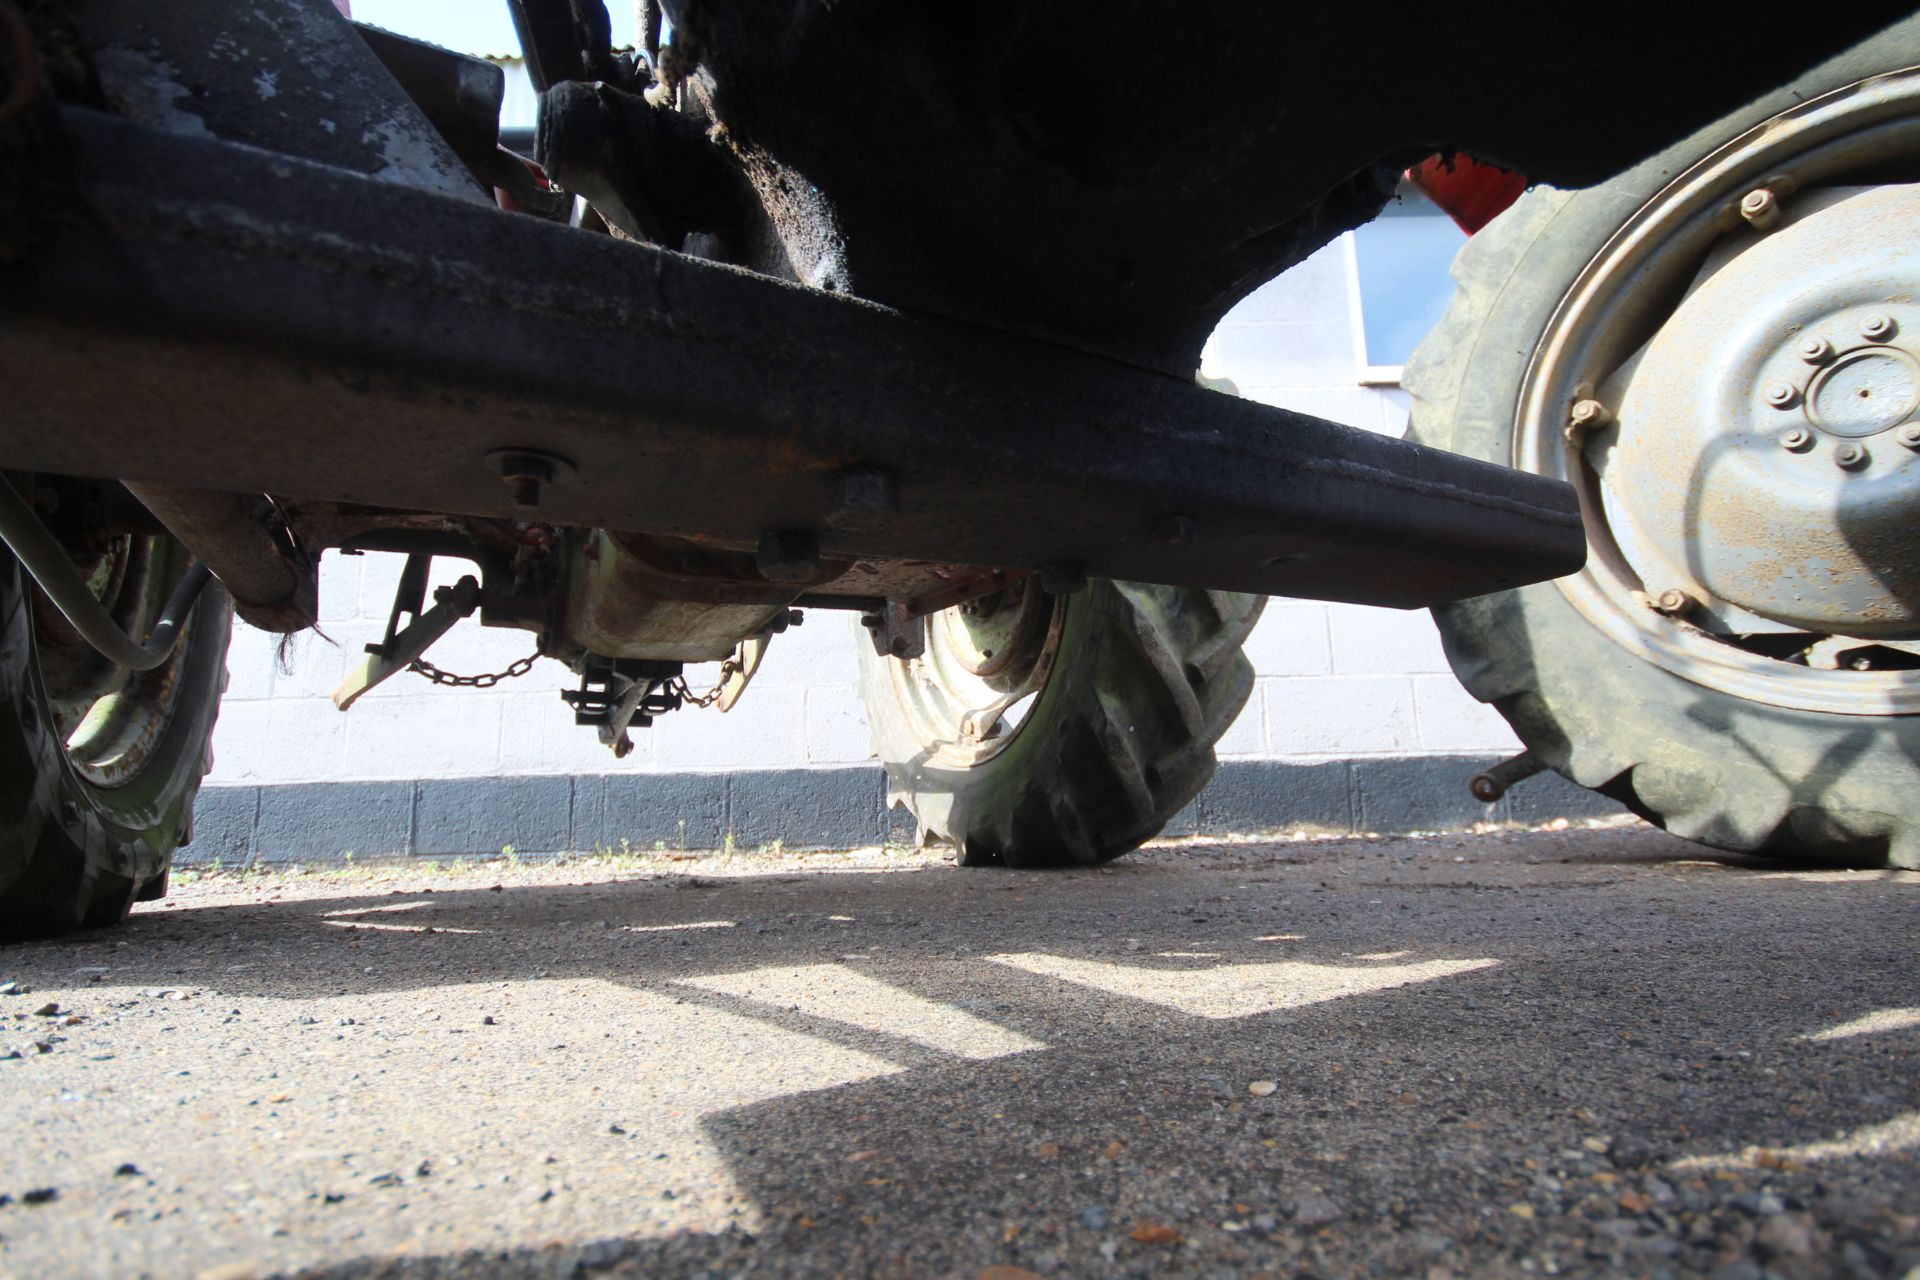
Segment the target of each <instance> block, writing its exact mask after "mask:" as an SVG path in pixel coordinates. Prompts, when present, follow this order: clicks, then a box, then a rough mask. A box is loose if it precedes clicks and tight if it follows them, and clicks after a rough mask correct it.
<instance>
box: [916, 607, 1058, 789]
mask: <svg viewBox="0 0 1920 1280" xmlns="http://www.w3.org/2000/svg"><path fill="white" fill-rule="evenodd" d="M1065 619H1066V602H1065V599H1064V598H1063V597H1059V596H1053V595H1049V594H1047V593H1046V592H1045V591H1042V590H1041V589H1040V588H1039V587H1038V586H1036V585H1034V584H1033V582H1032V580H1031V579H1024V580H1022V581H1020V582H1018V583H1015V584H1014V585H1012V586H1010V587H1005V588H1003V589H1001V590H999V591H996V592H994V593H993V594H992V595H989V596H983V597H981V598H980V599H978V600H972V601H969V602H967V603H966V604H963V605H958V606H956V607H954V608H952V609H942V610H941V611H940V612H938V613H935V614H932V615H930V616H929V617H928V618H927V623H926V626H927V645H926V652H925V653H923V654H922V655H921V656H920V657H918V658H912V659H904V660H903V659H888V660H887V666H888V673H889V675H890V677H891V679H892V682H893V692H894V697H895V698H896V699H898V701H899V703H900V706H901V707H902V708H903V709H904V710H905V712H906V715H907V719H908V721H909V723H910V724H911V725H912V726H913V730H914V733H915V735H916V737H917V738H918V740H919V741H920V742H922V743H924V744H925V746H926V751H927V756H928V760H929V762H930V763H933V764H938V765H945V766H949V767H956V768H971V767H974V766H978V765H980V764H984V763H985V762H986V761H988V760H991V759H992V758H993V757H994V756H997V755H999V754H1000V753H1001V752H1003V751H1005V750H1006V749H1007V748H1008V747H1009V746H1011V745H1012V744H1013V742H1014V740H1015V739H1016V738H1017V737H1019V735H1020V731H1021V730H1022V729H1023V728H1024V727H1025V725H1026V723H1027V713H1028V712H1029V711H1030V710H1031V705H1032V703H1033V702H1034V701H1035V700H1037V699H1038V697H1039V696H1040V693H1041V691H1042V690H1043V689H1044V688H1045V687H1046V683H1047V680H1048V678H1049V677H1050V676H1051V675H1052V674H1053V667H1054V661H1055V658H1056V657H1057V656H1058V654H1059V650H1060V635H1061V630H1062V626H1063V623H1064V621H1065Z"/></svg>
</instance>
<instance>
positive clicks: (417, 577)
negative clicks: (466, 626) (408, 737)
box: [333, 555, 480, 711]
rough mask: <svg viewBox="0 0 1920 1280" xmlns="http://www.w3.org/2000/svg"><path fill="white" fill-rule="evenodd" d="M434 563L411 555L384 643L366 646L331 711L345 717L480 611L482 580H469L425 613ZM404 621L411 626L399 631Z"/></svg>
mask: <svg viewBox="0 0 1920 1280" xmlns="http://www.w3.org/2000/svg"><path fill="white" fill-rule="evenodd" d="M432 568H433V557H432V556H428V555H411V556H408V557H407V564H406V568H404V569H402V570H401V572H400V587H399V589H398V590H397V591H396V592H395V593H394V601H393V612H392V613H391V614H390V615H388V619H387V638H386V639H385V640H382V641H381V642H380V643H378V644H370V645H368V646H367V656H366V658H365V659H363V660H362V661H361V663H360V665H359V666H358V667H356V668H355V669H354V671H353V673H352V674H351V675H349V676H348V677H347V678H346V679H345V680H342V681H341V682H340V687H339V688H338V689H335V690H334V691H333V705H334V706H336V707H338V708H339V709H340V710H342V711H345V710H346V709H347V708H348V707H351V706H352V705H353V704H354V703H355V702H358V701H359V700H360V699H361V697H363V696H364V695H365V694H366V693H367V692H368V691H369V690H371V689H373V688H375V687H376V686H378V685H380V684H383V683H385V682H386V681H387V680H389V679H391V678H392V677H394V676H396V675H398V674H400V673H401V672H402V671H405V670H406V669H407V668H408V667H409V666H411V665H412V664H413V662H414V660H415V659H417V658H418V657H419V656H420V655H421V654H423V653H425V652H426V651H427V649H428V647H429V646H431V645H432V644H433V642H434V641H436V640H438V639H439V638H440V637H441V636H444V635H445V634H447V632H449V631H451V630H453V628H454V624H455V623H457V622H459V621H460V620H461V619H462V618H466V617H469V616H471V615H472V613H473V611H474V610H476V609H478V608H479V607H480V580H479V579H478V578H475V577H473V576H472V575H468V576H467V577H464V578H462V579H460V581H459V582H457V583H455V584H454V585H453V586H451V587H441V588H440V589H439V590H438V591H436V592H435V593H434V605H433V607H432V608H431V609H426V608H424V606H425V604H426V594H427V575H428V573H429V572H430V571H431V570H432ZM402 617H411V618H412V619H413V621H412V622H410V623H408V624H407V625H406V626H405V627H402V626H401V625H400V619H401V618H402Z"/></svg>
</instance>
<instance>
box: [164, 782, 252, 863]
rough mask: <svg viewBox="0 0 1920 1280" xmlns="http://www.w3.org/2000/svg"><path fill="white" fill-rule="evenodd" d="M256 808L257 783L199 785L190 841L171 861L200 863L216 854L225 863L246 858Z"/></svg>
mask: <svg viewBox="0 0 1920 1280" xmlns="http://www.w3.org/2000/svg"><path fill="white" fill-rule="evenodd" d="M259 809H260V788H258V787H202V788H201V789H200V794H199V796H198V797H196V798H195V799H194V802H193V842H192V843H191V844H185V845H181V846H180V848H179V850H178V851H176V852H175V853H174V855H173V861H174V865H175V866H181V867H192V866H201V865H204V864H207V863H211V862H212V861H213V860H214V859H216V858H218V859H219V860H220V861H221V862H223V863H225V864H227V865H228V866H232V865H234V864H235V863H243V862H245V861H247V859H248V858H250V857H251V856H252V855H253V820H254V818H255V816H256V815H257V814H258V812H259Z"/></svg>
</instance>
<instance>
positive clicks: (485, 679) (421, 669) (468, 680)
mask: <svg viewBox="0 0 1920 1280" xmlns="http://www.w3.org/2000/svg"><path fill="white" fill-rule="evenodd" d="M539 658H540V655H539V653H537V652H535V653H530V654H528V655H527V656H526V657H524V658H522V659H520V660H519V661H518V662H515V663H514V664H513V665H512V666H510V667H508V668H507V669H506V670H505V671H490V672H488V673H487V674H486V675H480V676H457V675H455V674H453V672H451V671H442V670H441V669H440V668H438V667H436V666H434V665H433V664H432V663H431V662H428V661H427V660H426V659H425V658H415V659H414V660H413V661H412V662H409V663H408V664H407V670H409V671H411V672H413V674H415V675H417V676H425V677H426V678H427V679H429V680H431V681H433V683H435V684H442V685H446V686H447V687H448V688H452V689H491V688H493V686H495V685H497V684H499V683H500V682H501V681H502V680H512V679H514V678H516V677H518V676H523V675H525V674H527V672H529V671H531V670H533V664H534V663H535V662H537V661H538V660H539Z"/></svg>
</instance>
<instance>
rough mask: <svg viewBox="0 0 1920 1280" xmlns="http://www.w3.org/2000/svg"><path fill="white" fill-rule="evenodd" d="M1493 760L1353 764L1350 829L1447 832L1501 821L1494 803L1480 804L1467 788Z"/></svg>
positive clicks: (1407, 759)
mask: <svg viewBox="0 0 1920 1280" xmlns="http://www.w3.org/2000/svg"><path fill="white" fill-rule="evenodd" d="M1496 762H1497V757H1494V756H1410V757H1405V758H1401V759H1394V760H1356V761H1354V762H1353V780H1354V788H1353V790H1354V796H1355V800H1356V805H1355V808H1356V810H1357V812H1356V813H1355V829H1356V830H1359V831H1378V832H1384V833H1388V834H1392V833H1395V832H1401V831H1447V830H1457V829H1459V828H1461V827H1470V826H1472V825H1473V824H1474V823H1476V822H1500V821H1503V820H1504V819H1505V818H1506V813H1505V808H1504V806H1503V805H1499V804H1481V803H1480V802H1479V801H1478V800H1475V799H1474V798H1473V793H1472V792H1470V791H1468V790H1467V782H1468V780H1469V779H1471V778H1472V777H1473V775H1474V774H1476V773H1478V772H1480V771H1481V770H1482V769H1485V768H1486V767H1487V766H1489V765H1491V764H1494V763H1496Z"/></svg>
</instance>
